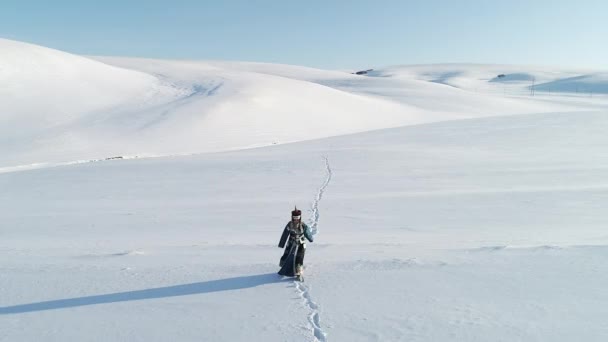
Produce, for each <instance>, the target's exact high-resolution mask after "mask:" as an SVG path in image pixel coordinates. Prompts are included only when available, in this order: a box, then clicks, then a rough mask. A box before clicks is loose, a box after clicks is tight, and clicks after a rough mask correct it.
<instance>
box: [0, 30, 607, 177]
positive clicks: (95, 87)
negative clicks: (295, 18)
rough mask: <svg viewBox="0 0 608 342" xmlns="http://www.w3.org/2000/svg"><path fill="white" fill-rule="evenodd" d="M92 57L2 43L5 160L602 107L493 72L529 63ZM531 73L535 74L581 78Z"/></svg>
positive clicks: (171, 148) (251, 141)
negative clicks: (366, 68)
mask: <svg viewBox="0 0 608 342" xmlns="http://www.w3.org/2000/svg"><path fill="white" fill-rule="evenodd" d="M96 59H97V60H93V59H91V58H84V57H80V56H74V55H71V54H68V53H64V52H60V51H56V50H52V49H48V48H43V47H39V46H34V45H31V44H25V43H20V42H14V41H10V40H5V39H3V40H0V81H1V84H2V85H3V86H2V87H0V99H1V100H0V113H1V114H0V123H2V125H1V126H0V135H1V136H2V138H0V139H1V140H0V141H1V142H2V144H3V146H5V148H4V149H3V151H2V152H3V158H2V161H1V162H0V167H2V168H5V169H6V168H8V167H11V168H14V167H27V166H28V165H31V164H35V163H57V162H74V161H81V160H91V159H104V158H108V157H115V156H159V155H160V156H162V155H177V154H192V153H201V152H216V151H226V150H234V149H242V148H249V147H258V146H269V145H273V144H281V143H287V142H297V141H303V140H311V139H317V138H323V137H330V136H335V135H342V134H349V133H355V132H362V131H368V130H373V129H382V128H390V127H398V126H403V125H411V124H420V123H428V122H435V121H440V120H446V119H460V118H473V117H480V116H488V115H492V116H494V115H509V114H525V113H541V112H558V111H580V110H589V109H595V108H596V107H597V106H596V105H595V104H594V103H590V102H588V101H585V102H582V103H581V102H580V101H579V102H575V103H573V102H572V100H569V101H565V100H563V99H553V100H547V99H546V98H543V97H534V98H533V97H530V96H523V95H522V94H526V93H529V90H527V87H528V86H529V85H528V84H527V83H526V82H527V81H522V82H523V83H522V82H515V84H511V85H510V87H516V88H517V91H516V96H512V95H513V94H510V93H509V94H506V93H504V94H503V90H502V88H501V86H500V85H497V83H499V82H492V78H495V77H496V74H497V73H499V72H510V71H514V70H519V71H521V70H520V69H515V67H509V66H505V67H502V66H491V67H490V66H475V65H438V66H413V67H394V68H387V69H379V70H376V71H374V72H372V73H371V74H370V76H372V77H369V76H358V75H352V74H350V73H346V72H340V71H326V70H318V69H312V68H305V67H297V66H288V65H275V64H263V63H239V62H198V61H162V60H146V59H128V58H109V57H104V58H101V57H100V58H96ZM528 72H529V73H530V74H534V75H536V76H535V77H538V82H539V83H541V82H545V83H547V82H562V81H560V80H561V77H573V76H574V75H575V74H574V73H568V72H561V73H553V74H552V73H551V72H549V71H537V70H535V69H531V70H529V71H528ZM526 75H527V74H526ZM586 75H590V74H589V73H587V74H586ZM589 77H591V76H589ZM599 77H600V76H595V78H594V80H595V81H594V82H595V83H594V84H596V89H602V88H601V84H602V83H601V82H600V81H601V79H600V78H599ZM598 80H600V81H598ZM503 83H504V82H503ZM543 87H544V85H539V92H540V90H542V89H543ZM599 101H602V100H599Z"/></svg>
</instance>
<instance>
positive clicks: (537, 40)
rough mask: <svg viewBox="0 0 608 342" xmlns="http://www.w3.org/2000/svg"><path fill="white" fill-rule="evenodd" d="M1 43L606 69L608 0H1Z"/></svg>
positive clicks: (97, 50) (319, 60)
mask: <svg viewBox="0 0 608 342" xmlns="http://www.w3.org/2000/svg"><path fill="white" fill-rule="evenodd" d="M0 37H4V38H9V39H14V40H21V41H27V42H31V43H36V44H40V45H44V46H48V47H53V48H56V49H60V50H65V51H69V52H73V53H78V54H86V55H114V56H140V57H154V58H177V59H222V60H223V59H226V60H246V61H261V62H278V63H288V64H298V65H308V66H314V67H321V68H341V69H343V68H368V67H379V66H386V65H394V64H418V63H442V62H470V63H509V64H537V65H559V66H580V67H592V68H606V67H608V1H604V0H580V1H574V0H569V1H564V0H553V1H549V0H536V1H535V0H528V1H519V0H501V1H492V0H487V1H481V0H476V1H466V0H461V1H458V0H452V1H450V0H427V1H407V0H401V1H398V0H378V1H364V0H352V1H346V0H334V1H332V0H326V1H317V0H308V1H295V0H283V1H279V0H276V1H270V0H267V1H255V0H251V1H245V0H242V1H236V0H215V1H205V0H199V1H190V0H173V1H155V0H148V1H139V0H131V1H129V0H123V1H117V0H105V1H94V0H79V1H67V0H53V1H42V0H39V1H28V0H19V1H17V0H2V1H0Z"/></svg>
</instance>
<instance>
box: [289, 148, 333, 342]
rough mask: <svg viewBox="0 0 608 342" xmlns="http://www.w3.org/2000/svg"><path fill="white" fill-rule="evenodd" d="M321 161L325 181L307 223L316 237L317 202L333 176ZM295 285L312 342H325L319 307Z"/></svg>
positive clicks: (305, 288)
mask: <svg viewBox="0 0 608 342" xmlns="http://www.w3.org/2000/svg"><path fill="white" fill-rule="evenodd" d="M323 160H324V161H325V180H324V181H323V184H322V185H321V187H320V188H319V191H318V192H317V196H316V197H315V200H314V201H313V203H312V206H311V210H312V215H311V218H310V221H309V227H310V229H311V230H312V234H313V236H314V235H317V233H318V232H319V229H318V223H319V217H320V215H319V202H320V201H321V199H322V198H323V194H324V193H325V189H326V188H327V186H328V185H329V182H330V181H331V177H332V175H333V172H332V170H331V167H330V165H329V159H328V158H327V157H326V156H324V157H323ZM295 284H296V290H297V291H298V293H299V295H300V297H301V298H302V300H303V301H304V304H305V305H306V307H307V308H308V309H309V310H310V314H309V315H308V322H309V323H310V325H311V326H312V331H313V334H314V340H315V341H319V342H326V341H327V336H326V334H325V332H324V331H323V329H321V319H320V316H319V306H318V305H317V303H315V302H314V300H313V299H312V297H311V296H310V290H309V288H308V286H306V285H305V284H304V283H302V282H299V281H296V282H295Z"/></svg>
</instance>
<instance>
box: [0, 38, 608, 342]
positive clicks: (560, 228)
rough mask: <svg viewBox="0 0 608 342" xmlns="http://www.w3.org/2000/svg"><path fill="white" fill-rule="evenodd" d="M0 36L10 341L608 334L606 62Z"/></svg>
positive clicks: (2, 240)
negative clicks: (294, 238)
mask: <svg viewBox="0 0 608 342" xmlns="http://www.w3.org/2000/svg"><path fill="white" fill-rule="evenodd" d="M0 50H2V51H1V52H2V53H0V79H2V83H0V84H1V85H0V108H1V111H0V120H1V122H2V125H0V131H1V132H0V133H1V135H0V137H1V138H0V149H2V151H1V152H2V156H3V158H2V159H1V161H0V189H1V190H2V191H0V207H1V208H2V210H0V222H2V224H1V225H0V256H1V257H0V273H1V274H2V276H1V277H0V341H41V340H44V341H167V340H174V341H201V340H202V341H251V339H252V338H254V339H255V340H259V341H605V340H606V339H607V338H608V329H607V326H606V323H605V322H606V317H608V307H607V306H606V305H603V303H606V302H608V292H607V291H606V288H607V285H608V276H607V275H608V247H607V246H608V235H607V234H606V232H605V228H606V226H608V214H607V213H608V212H607V211H606V210H605V208H606V207H607V206H608V182H607V181H606V177H605V175H606V171H607V170H608V154H607V153H606V151H607V149H606V147H607V146H608V135H606V131H608V110H607V109H608V100H607V98H606V97H605V96H604V95H602V94H600V93H599V92H598V93H594V95H593V96H589V95H588V94H587V95H586V94H583V93H578V94H577V93H576V92H574V93H570V92H568V93H565V92H557V91H550V92H544V91H540V90H538V91H537V93H536V94H535V95H534V96H531V94H530V93H529V91H530V89H529V88H528V87H529V86H530V84H529V83H530V81H529V77H527V76H525V77H524V76H522V75H532V76H533V77H534V80H535V82H536V85H538V86H540V85H542V84H546V83H549V82H566V81H567V80H568V79H571V78H573V77H580V76H584V75H595V76H593V77H596V78H594V82H595V83H596V84H602V81H601V75H602V73H601V72H594V71H592V70H582V71H577V70H566V71H563V70H562V71H560V70H558V71H552V70H550V69H546V68H539V67H519V66H518V67H515V66H489V65H462V64H460V65H458V64H457V65H430V66H428V65H427V66H397V67H390V68H385V69H375V70H374V71H373V72H371V73H370V74H369V75H368V76H358V75H351V74H349V73H344V72H338V71H324V70H317V69H310V68H303V67H297V66H285V65H273V64H260V63H236V62H196V61H159V60H144V59H123V58H96V59H90V58H83V57H77V56H73V55H69V54H66V53H62V52H58V51H55V50H50V49H46V48H42V47H37V46H33V45H28V44H24V43H18V42H12V41H7V40H1V41H0ZM370 67H371V66H364V68H365V69H368V68H370ZM36 68H38V72H34V71H33V70H34V69H36ZM53 70H63V71H62V72H56V71H53ZM70 70H71V71H70ZM500 74H504V75H505V77H508V76H507V75H512V76H511V78H510V79H508V80H501V81H496V80H494V79H495V78H496V77H497V76H498V75H500ZM585 77H586V76H585ZM502 78H503V77H501V79H502ZM117 81H120V82H117ZM117 83H118V84H120V85H116V84H117ZM121 87H122V88H121ZM28 93H30V94H36V95H37V101H31V98H30V97H28V96H27V94H28ZM87 98H88V99H90V101H88V100H87ZM43 109H44V110H43ZM287 142H293V143H289V144H288V143H287ZM256 146H258V148H252V147H256ZM204 152H214V153H204ZM152 156H153V157H155V158H149V157H152ZM117 157H122V158H117ZM294 204H296V205H298V207H299V208H306V207H308V208H310V209H309V210H308V211H307V212H305V213H304V214H305V216H306V217H305V218H306V219H307V221H308V222H309V223H311V227H312V226H314V230H315V232H316V235H315V242H314V243H310V244H308V248H307V253H306V259H305V264H306V271H305V282H304V283H301V284H300V283H295V282H294V281H293V280H292V279H282V278H281V277H280V276H278V275H277V274H276V272H277V271H278V265H277V264H278V260H279V257H280V255H281V253H282V251H281V250H280V249H278V248H277V247H276V244H277V242H278V239H279V237H280V234H281V231H282V229H283V227H284V224H285V222H286V221H287V220H288V219H289V216H290V211H291V209H292V208H293V205H294Z"/></svg>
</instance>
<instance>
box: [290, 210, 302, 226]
mask: <svg viewBox="0 0 608 342" xmlns="http://www.w3.org/2000/svg"><path fill="white" fill-rule="evenodd" d="M300 220H302V211H300V210H299V209H298V208H294V209H293V210H292V211H291V221H292V222H294V223H299V222H300Z"/></svg>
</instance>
